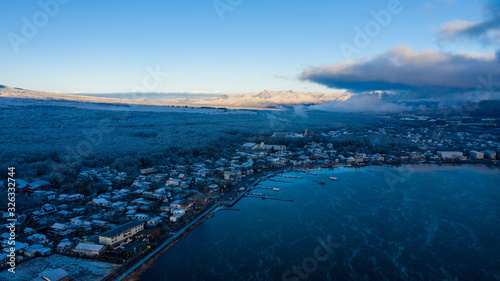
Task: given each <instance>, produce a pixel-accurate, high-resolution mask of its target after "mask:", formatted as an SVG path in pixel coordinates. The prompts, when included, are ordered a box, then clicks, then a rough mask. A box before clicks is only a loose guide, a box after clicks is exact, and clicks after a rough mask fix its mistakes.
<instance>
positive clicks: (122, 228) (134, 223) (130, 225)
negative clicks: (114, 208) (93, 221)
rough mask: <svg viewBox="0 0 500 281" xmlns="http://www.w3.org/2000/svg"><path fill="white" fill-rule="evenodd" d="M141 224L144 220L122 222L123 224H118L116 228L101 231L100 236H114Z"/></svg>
mask: <svg viewBox="0 0 500 281" xmlns="http://www.w3.org/2000/svg"><path fill="white" fill-rule="evenodd" d="M141 224H142V225H143V224H144V222H140V221H131V222H127V223H126V224H122V225H120V226H118V227H117V228H115V229H111V230H109V231H106V232H104V233H101V234H99V236H102V237H107V238H113V237H116V236H118V235H120V234H121V233H123V232H125V231H127V230H130V229H132V228H135V227H137V226H139V225H141Z"/></svg>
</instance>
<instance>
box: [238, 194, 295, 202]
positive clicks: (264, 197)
mask: <svg viewBox="0 0 500 281" xmlns="http://www.w3.org/2000/svg"><path fill="white" fill-rule="evenodd" d="M245 196H247V197H254V198H261V199H262V200H266V199H269V200H278V201H287V202H293V200H292V199H284V198H275V197H272V195H269V194H262V193H246V194H245Z"/></svg>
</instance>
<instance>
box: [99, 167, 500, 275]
mask: <svg viewBox="0 0 500 281" xmlns="http://www.w3.org/2000/svg"><path fill="white" fill-rule="evenodd" d="M478 164H479V165H481V166H486V167H494V168H497V169H500V166H499V163H491V162H490V163H488V162H470V161H463V162H439V163H430V162H424V163H367V164H366V165H365V164H364V165H357V164H354V165H352V164H344V163H342V164H340V165H338V164H337V165H333V166H317V167H303V166H302V167H294V166H285V167H281V168H278V171H276V170H274V171H267V172H264V173H263V174H262V175H261V176H260V177H258V178H257V179H255V181H254V182H253V183H252V184H251V185H249V186H246V187H245V190H244V191H242V192H240V194H238V196H237V197H236V198H234V199H233V200H231V201H230V202H226V203H225V204H223V203H221V202H217V203H215V204H214V206H212V207H210V208H209V209H210V210H207V211H205V213H203V214H202V215H201V216H200V217H199V218H198V219H197V220H195V221H193V222H191V225H189V226H188V227H186V228H185V229H184V230H181V231H180V232H177V233H176V235H177V236H176V237H175V239H172V241H170V242H168V243H167V244H166V245H164V246H163V247H161V248H160V249H159V250H158V251H156V252H155V253H154V254H152V255H151V257H148V258H147V259H146V260H145V261H143V262H142V263H140V265H138V266H137V267H136V268H135V269H134V270H132V271H131V272H129V273H128V274H127V275H125V276H120V277H119V278H118V279H113V280H125V281H137V280H139V278H140V276H141V275H142V274H143V273H144V272H145V271H146V270H147V269H148V268H150V267H152V266H153V264H154V263H155V262H156V261H157V259H158V258H159V257H160V256H161V255H162V254H164V253H165V252H167V251H168V250H169V249H171V248H172V247H173V246H175V245H176V244H177V243H178V242H179V241H181V240H182V239H184V238H185V237H187V236H188V235H189V233H191V231H193V230H194V229H195V228H196V227H197V226H198V225H200V224H202V223H203V222H204V221H206V220H207V219H209V218H211V217H213V216H214V214H215V213H216V212H217V211H219V208H220V207H223V206H234V205H235V204H236V203H238V201H239V200H241V199H242V198H243V197H245V194H246V192H247V191H248V190H250V189H251V188H252V187H254V186H256V185H258V184H259V183H260V182H261V181H263V180H266V179H268V178H272V177H273V176H276V175H279V174H284V173H289V172H309V171H317V170H324V169H335V168H364V167H370V166H385V167H401V166H409V165H417V166H420V165H428V166H432V165H437V166H462V165H478ZM287 168H288V169H287ZM239 184H241V183H239ZM112 274H113V273H111V274H109V275H112ZM109 275H108V276H109ZM122 275H123V274H122ZM108 276H106V277H104V278H107V277H108ZM103 280H104V279H103Z"/></svg>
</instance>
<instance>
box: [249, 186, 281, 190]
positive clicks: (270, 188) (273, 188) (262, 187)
mask: <svg viewBox="0 0 500 281" xmlns="http://www.w3.org/2000/svg"><path fill="white" fill-rule="evenodd" d="M254 189H267V190H272V191H280V190H281V188H279V187H269V186H261V187H252V188H250V190H254Z"/></svg>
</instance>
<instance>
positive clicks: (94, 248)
mask: <svg viewBox="0 0 500 281" xmlns="http://www.w3.org/2000/svg"><path fill="white" fill-rule="evenodd" d="M104 249H105V248H104V245H99V244H88V243H80V244H78V245H77V246H76V247H75V248H74V249H73V252H74V253H75V254H77V255H80V256H87V257H97V256H99V255H100V254H102V253H103V252H104Z"/></svg>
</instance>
